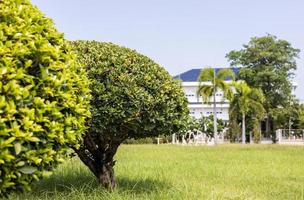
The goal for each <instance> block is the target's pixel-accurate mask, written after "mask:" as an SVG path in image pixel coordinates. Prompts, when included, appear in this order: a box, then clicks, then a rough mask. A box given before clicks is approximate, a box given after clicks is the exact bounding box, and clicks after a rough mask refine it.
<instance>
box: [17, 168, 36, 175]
mask: <svg viewBox="0 0 304 200" xmlns="http://www.w3.org/2000/svg"><path fill="white" fill-rule="evenodd" d="M18 171H20V172H22V173H23V174H33V173H34V172H35V171H37V168H36V167H33V166H24V167H21V168H19V169H18Z"/></svg>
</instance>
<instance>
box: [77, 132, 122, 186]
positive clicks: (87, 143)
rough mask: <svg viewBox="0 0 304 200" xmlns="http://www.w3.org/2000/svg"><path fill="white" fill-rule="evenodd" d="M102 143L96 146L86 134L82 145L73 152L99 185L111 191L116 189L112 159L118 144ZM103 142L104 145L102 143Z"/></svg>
mask: <svg viewBox="0 0 304 200" xmlns="http://www.w3.org/2000/svg"><path fill="white" fill-rule="evenodd" d="M101 141H102V142H101V143H99V145H96V143H95V141H94V140H93V139H92V138H91V137H90V134H86V136H85V137H84V142H83V145H82V146H81V147H80V148H79V149H75V148H74V151H75V152H76V153H77V155H78V157H79V158H80V159H81V161H82V162H83V163H84V164H85V165H86V166H87V167H88V168H89V169H90V170H91V172H92V173H93V174H94V175H95V176H96V178H97V180H98V182H99V184H100V185H101V186H102V187H104V188H106V189H108V190H110V191H112V190H113V189H115V187H116V185H117V184H116V179H115V175H114V168H113V167H114V165H115V161H114V160H113V157H114V155H115V153H116V151H117V149H118V146H119V145H120V142H116V143H114V142H110V141H108V142H105V141H104V140H101ZM103 142H105V143H103Z"/></svg>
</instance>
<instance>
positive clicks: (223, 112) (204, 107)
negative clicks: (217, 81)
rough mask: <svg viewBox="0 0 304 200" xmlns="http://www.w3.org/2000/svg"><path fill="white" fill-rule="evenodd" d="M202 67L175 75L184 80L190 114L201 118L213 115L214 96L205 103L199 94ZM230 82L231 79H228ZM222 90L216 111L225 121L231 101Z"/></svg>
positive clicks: (216, 70)
mask: <svg viewBox="0 0 304 200" xmlns="http://www.w3.org/2000/svg"><path fill="white" fill-rule="evenodd" d="M220 69H222V68H215V72H216V73H217V72H218V71H219V70H220ZM231 69H232V70H233V71H234V73H235V74H237V73H238V71H239V69H240V68H231ZM200 72H201V69H191V70H189V71H186V72H184V73H181V74H179V75H177V76H175V77H174V78H175V79H180V80H181V81H182V87H183V89H184V92H185V94H186V97H187V99H188V102H189V104H188V107H189V111H190V115H191V116H193V117H195V118H201V117H202V116H209V115H213V97H210V99H209V103H204V102H203V100H202V98H201V97H199V95H197V89H198V85H199V82H198V81H197V80H198V77H199V75H200ZM226 81H227V82H230V81H231V80H226ZM206 84H211V82H206ZM292 85H293V91H292V94H294V92H295V89H296V88H297V84H296V83H293V84H292ZM223 95H224V94H223V92H222V91H217V93H216V94H215V98H216V99H215V103H216V113H217V117H218V118H219V119H222V120H224V121H228V120H229V101H228V100H227V99H225V98H224V96H223Z"/></svg>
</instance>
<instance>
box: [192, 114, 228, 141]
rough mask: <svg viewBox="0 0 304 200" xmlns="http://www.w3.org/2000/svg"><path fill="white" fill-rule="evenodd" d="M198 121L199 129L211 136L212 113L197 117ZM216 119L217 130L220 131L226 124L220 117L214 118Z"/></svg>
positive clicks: (212, 128)
mask: <svg viewBox="0 0 304 200" xmlns="http://www.w3.org/2000/svg"><path fill="white" fill-rule="evenodd" d="M198 121H199V126H200V128H199V130H200V131H201V132H203V133H205V134H207V135H208V136H209V137H213V130H214V119H213V115H209V116H206V117H201V118H200V119H198ZM216 121H217V123H216V124H217V131H218V132H222V131H223V130H224V128H225V127H226V124H225V123H224V121H223V120H222V119H216Z"/></svg>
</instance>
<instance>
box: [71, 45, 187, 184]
mask: <svg viewBox="0 0 304 200" xmlns="http://www.w3.org/2000/svg"><path fill="white" fill-rule="evenodd" d="M72 44H73V46H74V49H75V50H76V51H77V52H78V58H79V61H80V62H81V63H83V65H86V66H87V69H88V75H89V78H90V79H91V86H90V89H91V94H92V100H91V113H92V120H91V121H90V123H89V126H90V127H89V129H88V131H87V133H86V135H85V136H84V141H83V144H82V145H81V147H80V148H79V149H78V150H77V149H76V150H75V151H76V153H77V154H78V156H79V157H80V159H81V160H82V161H83V162H84V164H86V165H87V166H88V167H89V169H90V170H91V171H92V172H93V173H94V175H95V176H96V177H97V179H98V180H99V182H100V184H101V185H102V186H104V187H106V188H108V189H113V188H114V187H115V186H116V181H115V177H114V170H113V166H114V164H115V161H114V160H113V156H114V155H115V153H116V151H117V148H118V146H119V145H120V144H121V143H122V142H123V141H124V140H125V139H127V138H142V137H153V136H157V135H158V134H170V133H174V132H176V131H178V129H179V127H180V125H181V119H182V118H183V117H184V116H185V115H187V114H188V108H187V100H186V98H185V95H184V92H183V90H182V88H181V85H180V83H178V82H176V81H174V80H173V79H172V77H171V76H170V75H169V73H168V72H167V71H166V70H165V69H164V68H162V67H160V66H159V65H158V64H156V63H155V62H153V61H152V60H151V59H149V58H148V57H146V56H143V55H141V54H139V53H137V52H136V51H134V50H131V49H128V48H125V47H120V46H117V45H114V44H111V43H103V42H96V41H76V42H72Z"/></svg>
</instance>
